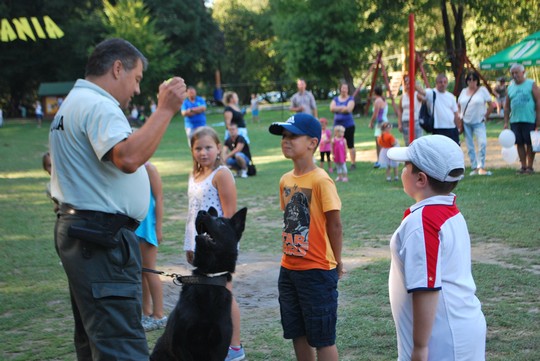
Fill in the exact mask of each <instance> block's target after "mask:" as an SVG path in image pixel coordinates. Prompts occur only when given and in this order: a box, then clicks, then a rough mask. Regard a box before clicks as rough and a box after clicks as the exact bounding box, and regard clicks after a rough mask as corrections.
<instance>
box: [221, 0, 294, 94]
mask: <svg viewBox="0 0 540 361" xmlns="http://www.w3.org/2000/svg"><path fill="white" fill-rule="evenodd" d="M213 16H214V19H215V21H216V22H217V23H218V24H219V27H220V29H221V31H222V32H223V37H224V52H223V56H222V58H221V59H220V69H221V75H222V81H223V83H224V86H225V87H229V88H230V87H233V88H234V90H235V91H237V92H238V93H239V97H240V99H241V100H243V102H247V101H248V99H249V95H250V93H257V92H261V90H267V91H269V90H276V89H279V87H280V86H281V85H282V84H284V83H285V84H286V83H288V81H287V80H286V79H284V70H283V59H282V56H281V55H280V54H279V52H276V51H275V49H274V47H273V43H274V40H275V39H274V32H273V31H272V26H271V22H270V9H269V8H268V6H267V1H262V2H259V1H237V0H233V1H223V0H222V1H216V2H215V3H214V11H213ZM239 85H242V87H239Z"/></svg>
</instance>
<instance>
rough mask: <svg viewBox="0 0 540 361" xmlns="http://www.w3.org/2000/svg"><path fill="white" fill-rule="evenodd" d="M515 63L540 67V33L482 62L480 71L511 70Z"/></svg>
mask: <svg viewBox="0 0 540 361" xmlns="http://www.w3.org/2000/svg"><path fill="white" fill-rule="evenodd" d="M514 63H521V64H523V65H524V66H533V65H536V66H540V31H539V32H536V33H534V34H532V35H529V36H527V37H526V38H525V39H523V40H522V41H520V42H519V43H517V44H514V45H512V46H510V47H508V48H506V49H504V50H502V51H500V52H498V53H497V54H495V55H493V56H490V57H489V58H487V59H485V60H484V61H481V62H480V69H488V70H489V69H501V68H509V67H510V66H511V65H512V64H514Z"/></svg>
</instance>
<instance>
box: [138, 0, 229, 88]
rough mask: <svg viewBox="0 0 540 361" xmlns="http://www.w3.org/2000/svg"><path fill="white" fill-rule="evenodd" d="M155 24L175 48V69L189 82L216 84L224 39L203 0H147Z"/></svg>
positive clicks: (194, 83)
mask: <svg viewBox="0 0 540 361" xmlns="http://www.w3.org/2000/svg"><path fill="white" fill-rule="evenodd" d="M145 3H146V4H147V5H148V7H149V9H150V11H151V15H152V18H153V19H155V21H156V27H157V29H158V30H159V31H160V33H162V34H165V36H166V43H167V44H168V45H169V47H170V48H171V49H174V50H175V51H176V52H177V54H176V55H175V62H174V68H173V71H174V73H175V74H176V75H180V76H182V77H183V78H184V79H185V80H186V82H187V83H188V84H190V85H199V83H208V82H210V83H213V81H214V71H215V70H216V69H217V68H218V65H219V62H220V59H221V58H222V56H223V40H222V35H221V33H220V32H219V29H218V27H217V25H216V23H215V22H214V20H213V19H212V12H211V9H209V8H207V7H205V5H204V1H203V0H170V1H161V0H145Z"/></svg>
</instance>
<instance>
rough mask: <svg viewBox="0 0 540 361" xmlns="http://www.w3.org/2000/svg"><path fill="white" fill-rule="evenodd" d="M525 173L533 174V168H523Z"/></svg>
mask: <svg viewBox="0 0 540 361" xmlns="http://www.w3.org/2000/svg"><path fill="white" fill-rule="evenodd" d="M525 174H534V169H532V168H527V169H525Z"/></svg>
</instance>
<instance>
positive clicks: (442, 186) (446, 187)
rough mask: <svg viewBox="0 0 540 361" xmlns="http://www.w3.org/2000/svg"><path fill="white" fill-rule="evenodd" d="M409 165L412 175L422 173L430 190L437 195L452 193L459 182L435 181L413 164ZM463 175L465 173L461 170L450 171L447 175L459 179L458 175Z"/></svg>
mask: <svg viewBox="0 0 540 361" xmlns="http://www.w3.org/2000/svg"><path fill="white" fill-rule="evenodd" d="M411 165H412V172H413V173H415V174H416V173H418V172H422V173H424V174H425V175H426V176H427V178H428V182H429V185H430V186H431V189H433V191H434V192H435V193H437V194H448V193H450V192H452V191H453V190H454V189H455V188H456V186H457V184H458V182H459V181H455V182H441V181H440V180H437V179H435V178H433V177H431V176H429V174H427V173H426V172H424V171H423V170H422V169H420V168H418V167H417V166H416V165H415V164H414V163H412V162H411ZM463 173H465V170H464V169H463V168H456V169H452V170H451V171H450V173H448V175H450V176H452V177H459V176H460V175H463Z"/></svg>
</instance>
